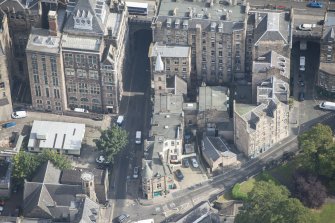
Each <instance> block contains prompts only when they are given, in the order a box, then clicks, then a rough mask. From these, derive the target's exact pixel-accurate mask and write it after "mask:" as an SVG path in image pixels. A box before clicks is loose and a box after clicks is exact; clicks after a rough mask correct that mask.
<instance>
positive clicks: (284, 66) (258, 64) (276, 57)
mask: <svg viewBox="0 0 335 223" xmlns="http://www.w3.org/2000/svg"><path fill="white" fill-rule="evenodd" d="M272 68H276V69H278V70H279V71H278V72H279V74H280V75H281V76H282V77H285V78H287V79H288V78H289V77H290V59H289V58H287V57H284V56H283V55H281V54H279V53H277V52H275V51H273V50H271V51H269V52H267V53H265V54H263V55H261V56H259V57H258V58H255V60H254V61H253V64H252V72H253V75H257V74H256V73H265V72H267V71H268V70H270V69H272Z"/></svg>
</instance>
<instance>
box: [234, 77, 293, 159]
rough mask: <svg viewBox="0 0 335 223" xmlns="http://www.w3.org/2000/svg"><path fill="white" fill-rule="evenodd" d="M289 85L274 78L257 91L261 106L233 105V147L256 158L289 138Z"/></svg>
mask: <svg viewBox="0 0 335 223" xmlns="http://www.w3.org/2000/svg"><path fill="white" fill-rule="evenodd" d="M288 89H289V85H288V84H287V83H286V82H285V81H281V80H278V79H277V78H275V77H272V78H270V79H268V80H266V81H264V82H263V83H261V84H260V85H259V86H258V87H257V94H258V96H257V102H258V105H248V104H234V143H235V145H236V147H237V149H239V150H240V151H241V152H243V153H244V154H245V155H246V156H247V157H250V158H255V157H257V156H258V155H259V154H261V153H262V152H265V151H266V150H268V149H270V148H271V147H272V146H273V145H274V144H275V143H278V142H279V141H281V140H283V139H285V138H286V137H287V136H288V134H289V117H288V112H289V106H288V104H287V101H288V97H289V94H288Z"/></svg>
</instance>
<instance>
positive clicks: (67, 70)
mask: <svg viewBox="0 0 335 223" xmlns="http://www.w3.org/2000/svg"><path fill="white" fill-rule="evenodd" d="M74 74H75V72H74V69H71V68H65V75H66V76H74Z"/></svg>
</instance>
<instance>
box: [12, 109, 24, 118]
mask: <svg viewBox="0 0 335 223" xmlns="http://www.w3.org/2000/svg"><path fill="white" fill-rule="evenodd" d="M25 117H27V112H26V111H15V112H13V113H12V118H14V119H18V118H25Z"/></svg>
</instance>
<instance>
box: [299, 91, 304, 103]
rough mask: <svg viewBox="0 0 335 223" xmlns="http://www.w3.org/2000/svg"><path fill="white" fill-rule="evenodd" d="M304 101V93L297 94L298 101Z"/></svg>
mask: <svg viewBox="0 0 335 223" xmlns="http://www.w3.org/2000/svg"><path fill="white" fill-rule="evenodd" d="M304 100H305V93H304V92H300V93H299V101H304Z"/></svg>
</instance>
